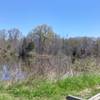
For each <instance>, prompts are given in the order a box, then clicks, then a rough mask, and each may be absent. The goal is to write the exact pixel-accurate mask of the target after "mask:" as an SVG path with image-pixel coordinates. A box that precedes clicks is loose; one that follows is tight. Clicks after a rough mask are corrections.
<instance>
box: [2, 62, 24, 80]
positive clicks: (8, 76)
mask: <svg viewBox="0 0 100 100" xmlns="http://www.w3.org/2000/svg"><path fill="white" fill-rule="evenodd" d="M1 71H2V75H1V79H2V80H16V81H17V80H20V79H24V78H25V72H24V71H22V68H21V63H20V62H17V63H13V64H11V63H10V62H8V63H6V64H2V69H1Z"/></svg>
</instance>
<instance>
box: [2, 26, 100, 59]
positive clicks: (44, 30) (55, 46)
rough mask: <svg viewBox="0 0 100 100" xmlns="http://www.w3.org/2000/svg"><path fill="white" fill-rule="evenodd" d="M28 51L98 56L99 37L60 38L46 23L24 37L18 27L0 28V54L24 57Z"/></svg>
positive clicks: (99, 47)
mask: <svg viewBox="0 0 100 100" xmlns="http://www.w3.org/2000/svg"><path fill="white" fill-rule="evenodd" d="M30 52H35V53H37V54H40V55H42V54H47V55H58V54H63V55H66V56H74V57H78V58H82V57H87V56H95V57H99V56H100V38H89V37H75V38H67V37H64V38H61V37H60V36H59V35H58V34H56V33H55V32H54V31H53V29H52V28H51V27H50V26H48V25H46V24H43V25H39V26H37V27H35V28H34V29H33V30H32V31H31V32H29V33H28V35H27V36H26V37H25V36H23V35H22V32H21V31H20V30H19V29H16V28H14V29H10V30H5V29H3V30H0V55H2V56H1V57H4V58H6V57H7V55H6V54H7V53H10V55H11V56H12V55H15V56H18V57H21V58H22V59H24V58H25V57H27V56H28V54H29V53H30Z"/></svg>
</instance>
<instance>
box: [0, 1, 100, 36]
mask: <svg viewBox="0 0 100 100" xmlns="http://www.w3.org/2000/svg"><path fill="white" fill-rule="evenodd" d="M41 24H48V25H49V26H51V27H52V28H53V30H54V32H55V33H57V34H58V35H60V36H62V37H67V36H68V37H77V36H89V37H100V0H0V29H11V28H19V29H20V31H21V32H22V33H23V34H24V35H26V34H27V33H28V32H30V31H31V30H32V29H33V28H35V27H36V26H38V25H41Z"/></svg>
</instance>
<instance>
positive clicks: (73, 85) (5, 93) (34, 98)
mask: <svg viewBox="0 0 100 100" xmlns="http://www.w3.org/2000/svg"><path fill="white" fill-rule="evenodd" d="M99 85H100V75H94V74H93V75H92V74H84V75H80V76H74V77H68V78H66V79H63V80H58V81H56V82H49V81H47V80H44V79H34V80H27V81H24V82H20V83H15V84H13V85H10V86H6V85H4V84H2V83H1V86H0V92H1V93H0V100H6V98H8V99H7V100H63V99H64V98H65V97H66V96H67V95H69V94H71V95H77V96H80V97H82V96H81V94H83V93H82V91H83V90H86V89H90V92H89V94H88V92H86V93H85V92H84V91H83V92H84V97H85V98H88V97H89V96H91V95H94V94H96V93H98V92H100V88H96V87H97V86H98V87H99ZM93 90H94V91H93ZM87 94H88V95H87ZM86 96H87V97H86Z"/></svg>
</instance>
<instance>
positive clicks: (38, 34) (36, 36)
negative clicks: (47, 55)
mask: <svg viewBox="0 0 100 100" xmlns="http://www.w3.org/2000/svg"><path fill="white" fill-rule="evenodd" d="M53 36H54V32H53V30H52V28H51V27H50V26H48V25H46V24H43V25H39V26H37V27H36V28H34V29H33V30H32V31H31V32H30V34H29V35H28V37H29V38H32V40H33V41H34V43H35V48H36V51H37V52H38V53H39V54H43V53H44V52H46V51H48V50H47V48H48V47H47V46H48V45H47V43H49V42H50V40H52V37H53ZM48 41H49V42H48Z"/></svg>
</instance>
